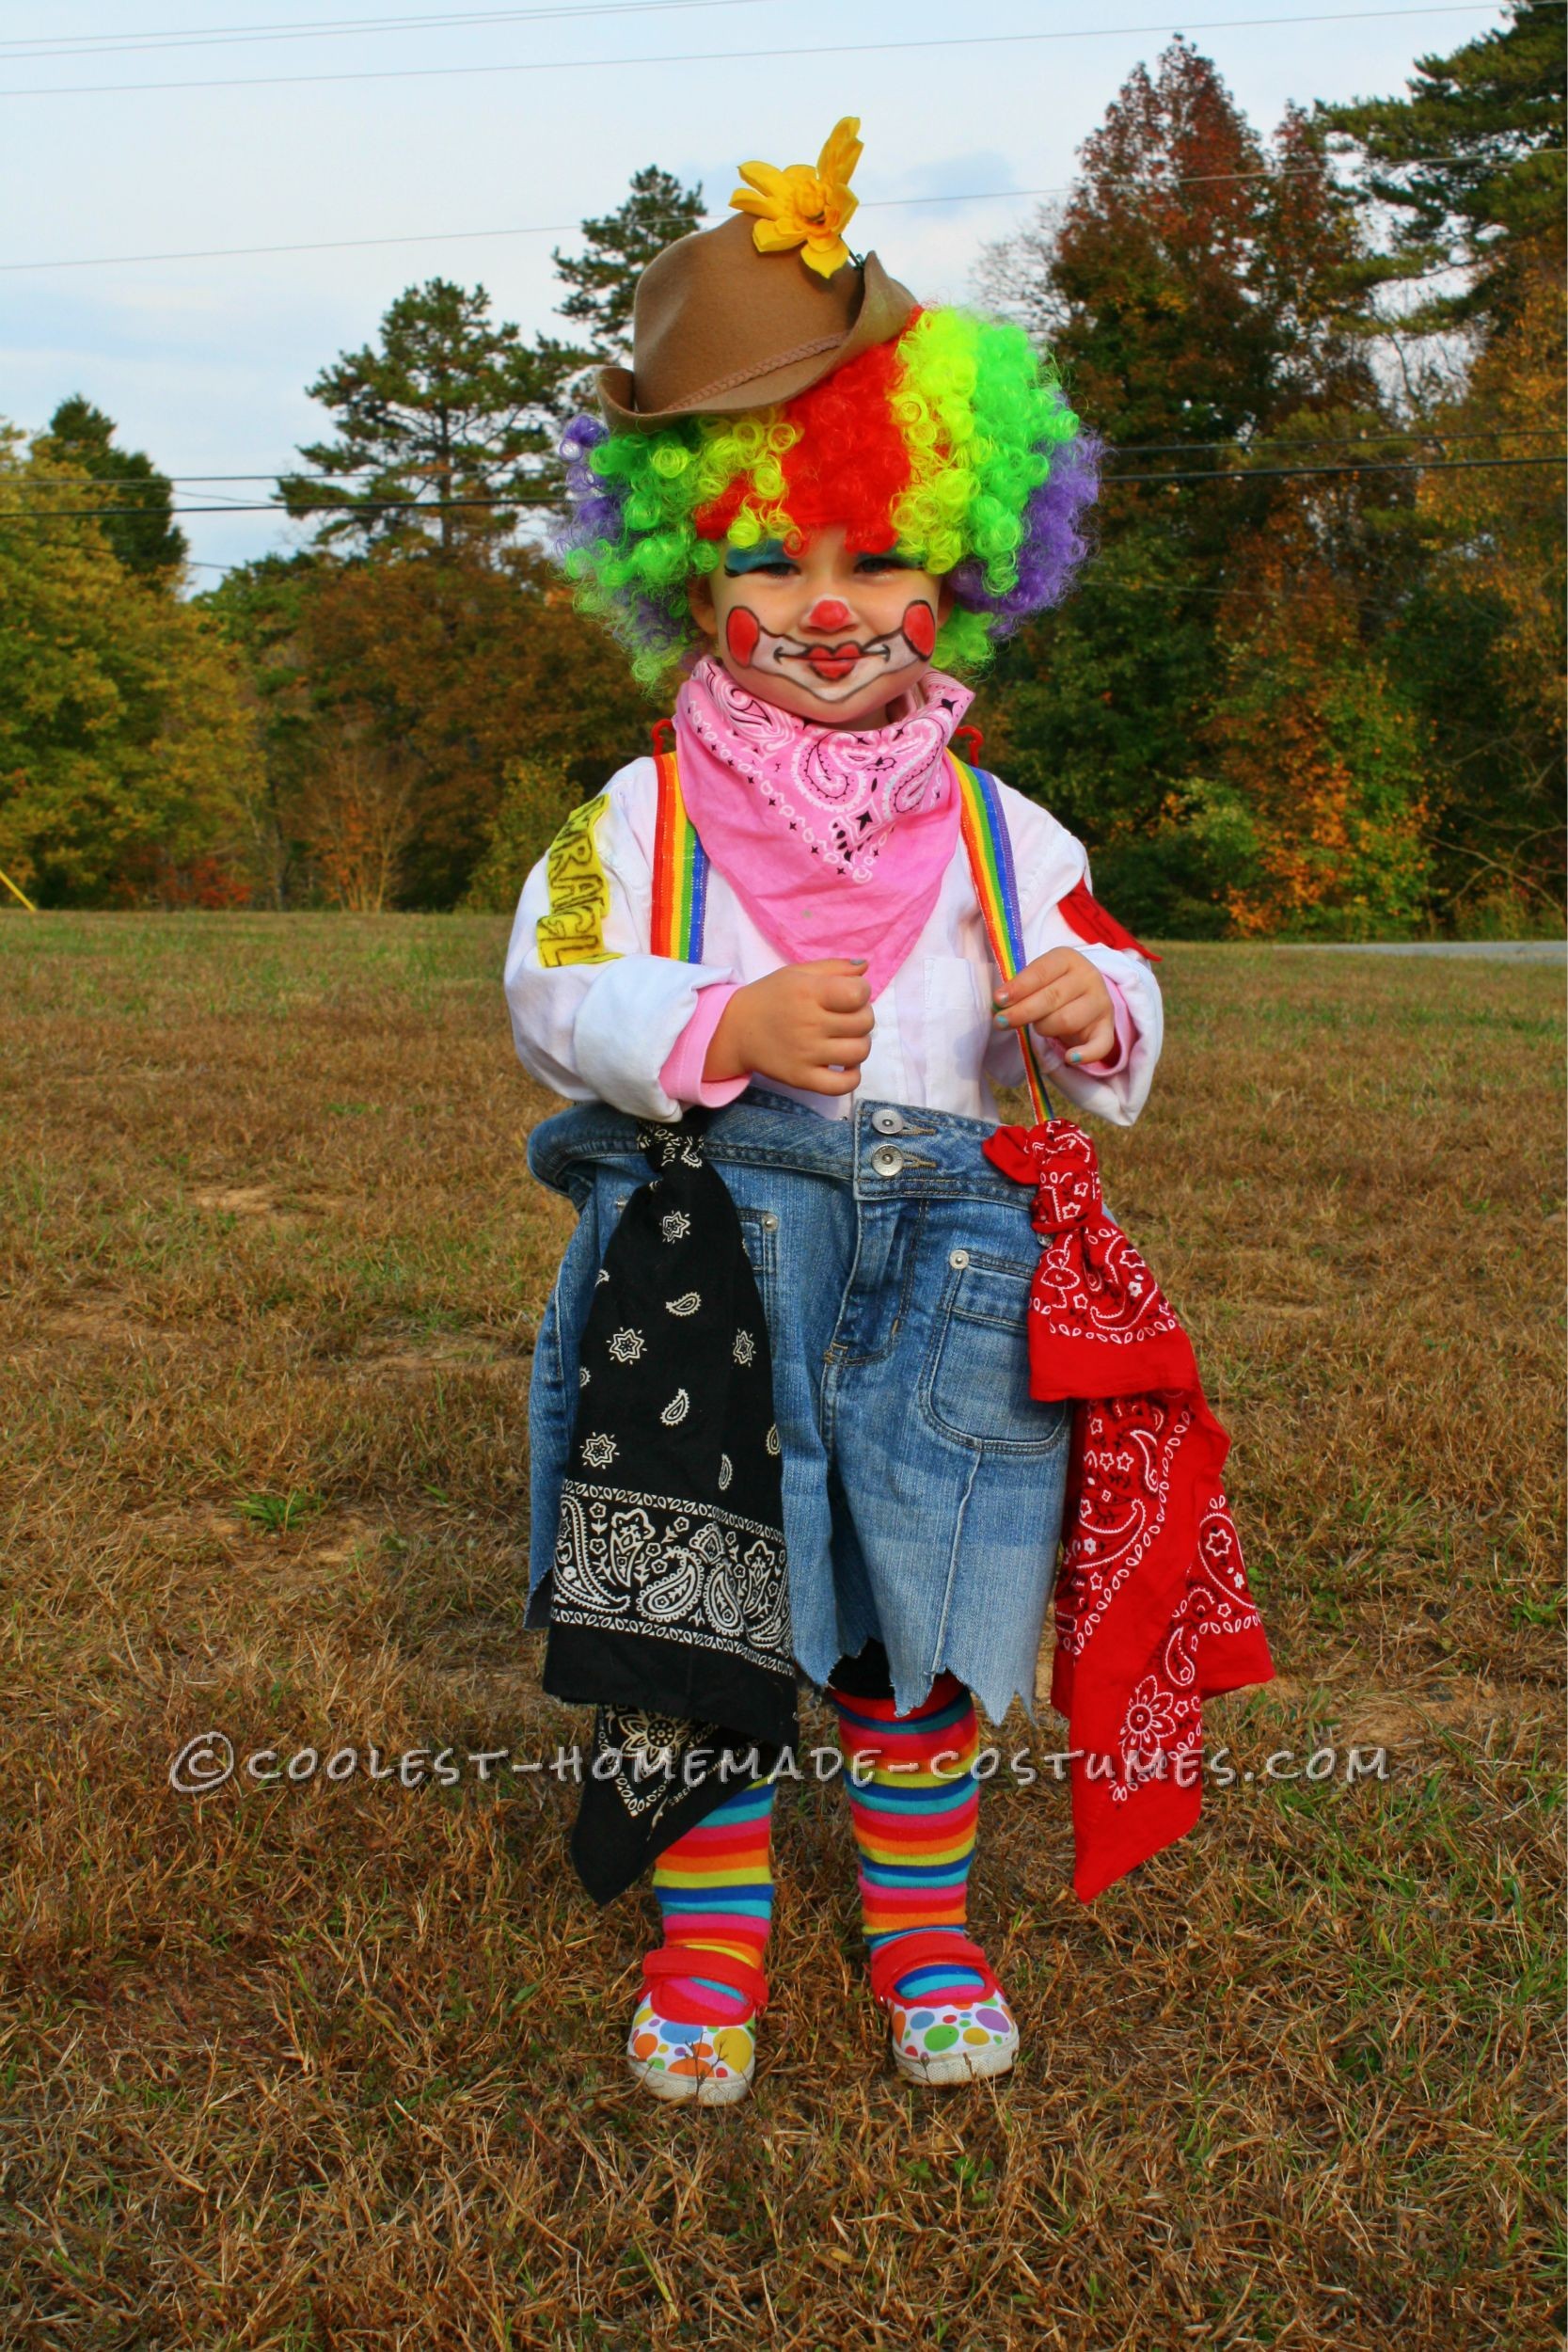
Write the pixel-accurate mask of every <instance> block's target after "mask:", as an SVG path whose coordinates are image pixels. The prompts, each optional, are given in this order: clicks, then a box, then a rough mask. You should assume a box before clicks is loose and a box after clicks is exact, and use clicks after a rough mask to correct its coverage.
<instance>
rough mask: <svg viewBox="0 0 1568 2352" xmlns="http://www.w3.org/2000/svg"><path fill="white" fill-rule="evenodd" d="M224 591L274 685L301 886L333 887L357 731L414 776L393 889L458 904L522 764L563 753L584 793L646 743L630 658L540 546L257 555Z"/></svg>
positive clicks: (281, 852)
mask: <svg viewBox="0 0 1568 2352" xmlns="http://www.w3.org/2000/svg"><path fill="white" fill-rule="evenodd" d="M211 602H212V604H213V605H214V609H215V610H216V612H217V613H218V615H219V617H220V619H221V620H222V622H223V625H224V626H225V628H227V629H229V630H230V632H231V633H232V635H233V637H234V639H235V641H236V642H237V643H239V644H242V645H243V646H245V648H246V649H247V654H248V660H249V663H250V666H251V671H252V675H253V676H255V677H257V678H258V679H260V680H261V681H262V685H261V693H262V696H263V697H264V705H263V707H264V725H265V738H264V739H265V742H266V749H267V760H268V766H269V769H270V771H271V776H272V783H273V787H274V793H275V800H274V807H275V815H276V824H277V848H276V850H275V861H276V864H277V866H278V867H279V868H281V869H282V870H283V871H284V872H286V873H287V875H288V877H289V881H288V885H287V886H288V889H289V892H290V894H291V896H292V897H293V898H298V897H299V896H301V895H309V896H316V897H327V898H330V897H331V896H332V895H333V892H332V888H330V887H328V885H327V878H326V876H325V869H324V868H323V866H322V864H321V858H320V849H321V844H322V841H323V839H324V838H325V835H324V831H323V827H322V823H321V805H322V796H323V793H324V790H325V791H329V792H330V791H332V790H338V791H341V788H342V787H343V785H344V783H345V781H346V780H347V779H348V775H349V771H346V770H345V769H344V768H343V766H342V765H341V746H342V745H343V743H344V742H345V741H346V742H348V743H351V744H353V745H355V746H356V747H357V752H358V755H359V757H360V760H361V763H364V762H366V761H368V760H370V758H371V757H372V755H374V756H375V757H376V758H385V759H388V760H391V759H395V760H396V762H397V763H399V772H400V773H401V774H403V775H404V776H405V777H406V780H407V786H408V792H409V803H408V816H409V821H408V827H407V837H406V840H405V842H404V844H403V845H402V846H401V849H400V852H399V856H398V859H397V874H398V879H397V882H396V884H395V888H394V893H393V896H394V902H395V903H396V904H398V905H400V906H451V905H453V904H455V902H456V901H457V899H458V898H460V897H461V896H462V894H463V892H464V890H465V889H466V888H467V883H468V880H469V876H470V874H471V873H472V871H473V868H474V866H475V865H476V864H477V863H478V861H479V859H480V857H481V856H482V855H483V851H484V850H485V848H486V846H487V844H488V842H489V840H490V837H491V833H492V829H493V825H494V821H495V818H496V816H497V812H498V810H499V804H500V801H501V795H502V789H503V781H504V777H505V773H506V771H507V767H508V763H509V762H510V761H512V760H514V759H515V758H516V757H517V756H518V755H522V754H524V753H527V754H529V755H533V756H548V757H553V758H559V759H560V760H562V761H563V762H565V763H566V764H567V766H568V768H569V770H570V773H571V776H572V778H573V781H574V795H573V797H580V795H581V794H583V793H584V792H587V791H597V790H598V789H599V787H600V786H601V785H602V784H603V783H604V780H605V778H606V776H607V775H608V774H610V771H612V770H613V769H614V768H616V767H618V766H620V765H621V763H622V762H623V761H624V760H625V759H626V758H627V757H629V756H630V755H631V754H632V753H633V752H634V751H635V750H636V749H638V748H639V747H640V746H641V744H642V743H644V742H645V741H646V739H647V727H648V723H649V719H650V717H651V715H652V713H651V712H650V710H649V708H648V706H647V704H646V703H645V701H644V699H643V697H642V695H641V692H640V691H639V690H638V689H637V688H636V687H635V686H634V685H633V683H632V681H631V679H630V677H629V675H627V672H626V663H625V660H624V658H623V657H622V656H621V654H620V652H619V651H618V649H617V648H616V646H615V645H614V644H613V643H612V642H611V640H610V638H609V636H608V635H606V634H605V632H604V631H602V630H600V629H598V628H594V625H593V624H592V623H591V622H589V621H588V620H586V619H584V617H583V616H582V615H581V614H580V613H579V612H578V611H577V610H576V608H575V607H574V605H573V603H572V599H571V596H570V594H569V592H568V591H567V590H566V588H565V587H564V586H563V584H562V581H561V580H560V579H559V578H558V576H557V575H556V573H555V571H554V569H553V567H552V566H551V565H550V564H549V563H548V562H547V561H546V558H544V557H543V556H541V555H540V554H539V553H537V552H536V551H535V550H532V549H531V548H526V547H513V548H510V549H505V550H501V551H499V552H498V553H496V555H495V556H494V559H493V560H487V561H485V562H484V563H483V564H480V563H475V562H471V561H468V560H467V559H462V560H459V561H457V562H454V563H451V564H449V563H446V562H444V561H443V560H442V559H441V557H440V556H439V554H438V553H435V552H431V553H427V554H425V555H423V556H420V557H419V558H418V559H403V558H400V559H389V558H386V557H383V558H381V559H378V560H375V561H368V562H354V563H341V562H336V561H332V560H325V561H322V560H318V561H316V562H315V563H314V564H311V565H310V567H309V569H308V570H306V571H304V572H293V571H291V570H290V569H289V568H288V567H287V566H282V565H277V564H275V565H273V566H272V567H271V568H270V569H268V570H265V571H263V570H262V569H261V567H245V568H243V569H241V570H240V571H239V572H237V573H231V574H230V577H229V578H228V579H227V580H225V581H224V583H223V586H222V588H221V589H219V590H218V591H216V592H214V596H213V597H212V599H211ZM330 763H337V765H336V769H335V782H334V781H333V780H332V779H325V781H324V771H325V770H326V768H327V767H328V765H329V764H330ZM360 775H361V778H362V780H363V781H365V782H366V783H368V782H369V780H370V778H369V771H367V770H366V768H365V767H364V766H363V764H362V765H361V770H360ZM567 805H570V802H569V801H568V803H567Z"/></svg>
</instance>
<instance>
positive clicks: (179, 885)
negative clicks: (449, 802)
mask: <svg viewBox="0 0 1568 2352" xmlns="http://www.w3.org/2000/svg"><path fill="white" fill-rule="evenodd" d="M102 499H103V493H102V490H101V488H100V486H99V485H98V484H97V483H96V482H95V481H94V480H92V479H91V478H90V477H89V476H88V475H87V473H85V472H84V471H83V470H82V469H81V468H80V467H77V466H71V465H68V464H67V463H65V461H64V460H63V459H62V458H60V457H59V456H57V455H56V454H55V453H53V449H52V446H51V443H50V442H49V441H48V440H47V439H40V441H39V442H38V443H37V444H35V446H34V447H33V448H32V449H31V450H28V449H26V448H25V447H24V444H23V441H22V439H21V437H20V435H18V434H17V433H16V432H15V431H14V430H12V429H11V428H9V427H0V866H3V867H4V868H5V870H6V872H7V873H8V874H9V875H10V876H11V877H12V879H13V880H14V881H15V882H17V883H19V884H20V886H21V887H22V888H23V889H24V890H25V891H26V893H27V895H28V896H29V897H30V898H33V899H34V900H35V901H36V902H37V903H38V904H40V905H41V906H62V907H63V906H83V907H91V906H110V905H144V904H145V905H182V904H185V905H188V904H205V905H231V904H236V903H241V902H243V901H244V899H245V898H246V897H247V895H248V886H247V883H246V882H245V876H244V872H243V866H244V849H245V811H244V799H245V788H246V781H247V777H248V774H249V772H250V770H251V766H252V761H253V755H254V747H253V743H252V739H251V733H250V728H249V726H248V723H247V722H246V718H245V710H244V707H243V705H242V702H241V697H240V691H239V682H238V678H237V676H236V674H235V665H234V662H233V660H232V658H231V656H230V653H229V650H228V648H227V647H226V646H225V644H223V642H222V639H221V637H220V636H219V634H218V632H217V631H216V630H215V629H214V628H213V627H212V625H211V623H210V621H209V620H208V619H207V618H206V617H205V616H204V615H203V614H201V613H200V612H197V611H195V610H194V609H193V608H192V607H191V606H190V605H188V604H185V603H182V602H181V601H180V600H179V599H178V598H175V597H173V596H162V595H155V594H150V592H149V589H148V586H147V583H146V582H145V580H142V579H140V578H138V577H136V576H135V574H134V573H133V572H131V571H129V570H128V569H127V568H126V566H125V564H123V563H122V562H121V561H120V559H119V556H118V555H117V553H116V552H115V549H114V548H113V547H112V545H111V543H110V539H109V536H108V533H107V532H106V530H105V528H104V524H103V519H102V518H101V517H100V516H98V515H97V513H96V512H95V510H96V509H97V508H98V507H99V506H100V505H101V504H102Z"/></svg>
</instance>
